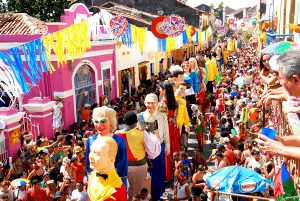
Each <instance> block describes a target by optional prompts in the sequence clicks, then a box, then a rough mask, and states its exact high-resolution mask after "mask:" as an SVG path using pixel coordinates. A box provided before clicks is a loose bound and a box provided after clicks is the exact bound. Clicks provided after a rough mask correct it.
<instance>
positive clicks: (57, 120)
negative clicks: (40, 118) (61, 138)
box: [52, 96, 64, 133]
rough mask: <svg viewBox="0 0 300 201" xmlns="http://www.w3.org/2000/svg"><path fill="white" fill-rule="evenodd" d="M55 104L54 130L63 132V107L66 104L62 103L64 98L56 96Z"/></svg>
mask: <svg viewBox="0 0 300 201" xmlns="http://www.w3.org/2000/svg"><path fill="white" fill-rule="evenodd" d="M54 100H55V105H54V106H53V125H52V126H53V129H54V132H55V133H56V132H61V129H62V126H63V120H62V109H63V107H64V105H63V104H62V101H63V99H61V98H59V97H58V96H55V98H54Z"/></svg>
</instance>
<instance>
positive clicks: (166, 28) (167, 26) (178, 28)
mask: <svg viewBox="0 0 300 201" xmlns="http://www.w3.org/2000/svg"><path fill="white" fill-rule="evenodd" d="M160 28H161V30H162V31H163V32H164V33H165V34H167V35H168V36H170V37H176V36H179V35H180V34H181V33H182V32H183V30H184V28H185V20H184V18H182V17H180V16H178V15H169V16H167V17H165V19H164V20H163V22H162V24H161V26H160Z"/></svg>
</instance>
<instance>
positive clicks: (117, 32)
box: [109, 15, 128, 37]
mask: <svg viewBox="0 0 300 201" xmlns="http://www.w3.org/2000/svg"><path fill="white" fill-rule="evenodd" d="M109 24H110V29H111V32H112V33H113V34H114V36H116V37H119V36H123V35H124V34H125V33H126V31H127V29H128V21H127V19H126V18H125V17H123V16H120V15H117V16H115V17H113V18H112V19H111V20H110V23H109Z"/></svg>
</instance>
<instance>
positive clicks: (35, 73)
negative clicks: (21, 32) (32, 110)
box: [19, 40, 42, 85]
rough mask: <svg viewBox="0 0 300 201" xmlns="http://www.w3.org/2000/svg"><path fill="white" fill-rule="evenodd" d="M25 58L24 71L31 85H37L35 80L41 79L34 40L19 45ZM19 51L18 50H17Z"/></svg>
mask: <svg viewBox="0 0 300 201" xmlns="http://www.w3.org/2000/svg"><path fill="white" fill-rule="evenodd" d="M20 49H21V50H22V51H23V54H24V56H25V59H26V63H27V67H28V70H27V68H26V66H25V65H24V68H23V69H24V72H25V73H26V75H27V76H28V77H29V79H30V81H31V83H32V84H33V85H37V82H38V81H39V80H40V79H41V74H42V73H41V69H40V67H39V66H38V63H37V61H36V55H37V52H36V45H35V40H34V41H31V42H29V43H26V44H23V45H21V46H20ZM19 52H20V51H19Z"/></svg>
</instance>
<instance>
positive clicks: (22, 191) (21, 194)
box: [13, 184, 27, 201]
mask: <svg viewBox="0 0 300 201" xmlns="http://www.w3.org/2000/svg"><path fill="white" fill-rule="evenodd" d="M13 200H16V201H26V200H27V189H26V185H21V184H20V185H18V186H17V188H16V189H15V190H14V191H13Z"/></svg>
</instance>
